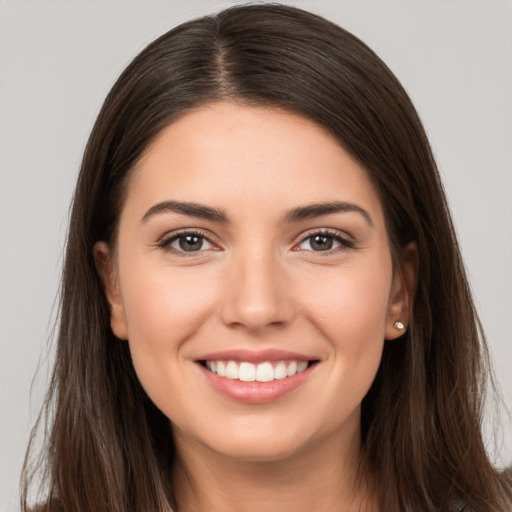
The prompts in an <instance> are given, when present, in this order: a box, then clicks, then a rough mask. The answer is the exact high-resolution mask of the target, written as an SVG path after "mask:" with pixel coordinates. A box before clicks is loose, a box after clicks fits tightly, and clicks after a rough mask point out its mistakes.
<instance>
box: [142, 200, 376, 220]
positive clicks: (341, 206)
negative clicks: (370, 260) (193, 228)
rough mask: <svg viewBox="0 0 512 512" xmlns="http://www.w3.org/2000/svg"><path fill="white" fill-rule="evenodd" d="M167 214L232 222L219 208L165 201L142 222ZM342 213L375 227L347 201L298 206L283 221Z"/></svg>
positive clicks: (153, 207)
mask: <svg viewBox="0 0 512 512" xmlns="http://www.w3.org/2000/svg"><path fill="white" fill-rule="evenodd" d="M165 212H175V213H178V214H181V215H187V216H189V217H198V218H200V219H206V220H211V221H213V222H219V223H221V224H228V223H229V222H230V219H229V216H228V215H227V214H226V213H225V212H224V211H223V210H221V209H219V208H212V207H211V206H205V205H202V204H199V203H190V202H183V201H163V202H161V203H158V204H155V205H154V206H152V207H151V208H150V209H149V210H148V211H147V212H146V213H145V214H144V217H142V221H143V222H146V221H147V220H148V219H149V218H151V217H154V216H155V215H158V214H160V213H165ZM340 212H342V213H343V212H356V213H359V214H360V215H362V216H363V217H364V219H365V220H366V222H367V223H368V224H369V225H370V226H373V221H372V218H371V216H370V214H369V213H368V212H367V211H366V210H365V209H364V208H361V207H360V206H358V205H356V204H353V203H348V202H346V201H330V202H327V203H314V204H310V205H306V206H297V207H295V208H292V209H291V210H289V211H288V212H286V213H285V215H284V216H283V221H284V222H285V223H287V224H291V223H293V222H298V221H301V220H305V219H312V218H315V217H321V216H323V215H330V214H333V213H340Z"/></svg>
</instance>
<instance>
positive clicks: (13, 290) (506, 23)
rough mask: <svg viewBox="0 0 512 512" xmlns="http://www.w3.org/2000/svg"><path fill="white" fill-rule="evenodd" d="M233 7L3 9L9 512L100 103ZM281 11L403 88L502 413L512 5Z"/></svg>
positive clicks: (3, 372)
mask: <svg viewBox="0 0 512 512" xmlns="http://www.w3.org/2000/svg"><path fill="white" fill-rule="evenodd" d="M232 3H235V2H218V1H212V0H188V1H187V2H184V1H181V0H180V1H175V2H174V1H163V0H162V1H155V0H152V1H150V0H139V1H127V0H124V1H111V0H102V1H100V0H89V1H76V0H75V1H73V0H60V1H49V0H33V1H29V0H11V1H7V0H3V1H2V0H0V511H4V510H5V511H11V510H12V511H15V510H17V509H18V507H17V504H18V501H17V500H18V497H17V485H18V477H19V471H20V467H21V463H22V458H23V454H24V450H25V446H26V443H27V439H28V435H29V430H30V427H31V425H32V424H33V422H34V420H35V418H36V414H37V412H38V409H39V406H40V403H41V397H42V394H43V390H44V385H45V375H46V363H45V361H46V356H45V353H46V349H45V347H46V343H47V340H48V338H49V337H50V330H51V326H52V320H51V317H52V306H53V304H54V299H55V296H56V293H57V290H58V280H59V272H60V267H61V259H62V248H63V244H64V240H65V234H66V227H67V214H68V206H69V202H70V198H71V194H72V190H73V186H74V182H75V179H76V175H77V170H78V167H79V162H80V159H81V154H82V152H83V149H84V145H85V142H86V139H87V136H88V133H89V131H90V129H91V127H92V123H93V121H94V119H95V116H96V115H97V113H98V110H99V108H100V105H101V103H102V101H103V99H104V97H105V95H106V93H107V91H108V89H109V88H110V86H111V85H112V84H113V82H114V80H115V79H116V77H117V75H118V74H119V73H120V72H121V70H122V69H123V68H124V67H125V66H126V64H127V63H128V62H129V61H130V60H131V58H133V57H134V56H135V55H136V54H137V53H138V52H139V51H140V50H141V49H142V48H143V47H144V46H145V45H146V44H147V43H149V42H150V41H151V40H153V39H154V38H155V37H157V36H158V35H160V34H161V33H163V32H164V31H166V30H168V29H169V28H171V27H173V26H175V25H176V24H178V23H180V22H182V21H185V20H187V19H190V18H192V17H197V16H200V15H203V14H207V13H210V12H213V11H216V10H218V9H220V8H222V7H226V6H228V5H230V4H232ZM285 3H289V4H293V5H297V6H299V7H303V8H305V9H309V10H312V11H314V12H317V13H319V14H322V15H324V16H326V17H327V18H329V19H331V20H333V21H335V22H337V23H339V24H340V25H342V26H343V27H345V28H347V29H348V30H350V31H352V32H353V33H355V34H356V35H357V36H359V37H360V38H361V39H363V40H364V41H365V42H366V43H368V44H369V45H370V46H371V47H372V48H373V49H374V50H375V51H376V52H377V53H378V54H379V55H380V56H381V57H382V58H383V60H384V61H385V62H386V63H387V64H388V65H389V66H390V67H391V69H392V70H393V71H394V72H395V73H396V75H397V76H398V78H399V79H400V80H401V81H402V83H403V84H404V86H405V88H406V89H407V90H408V92H409V94H410V95H411V97H412V100H413V102H414V103H415V105H416V107H417V109H418V110H419V113H420V116H421V117H422V119H423V121H424V124H425V127H426V130H427V132H428V134H429V136H430V140H431V143H432V146H433V148H434V152H435V154H436V156H437V159H438V163H439V166H440V169H441V172H442V175H443V179H444V182H445V185H446V189H447V193H448V196H449V201H450V205H451V208H452V210H453V215H454V218H455V222H456V226H457V230H458V233H459V236H460V241H461V245H462V249H463V253H464V255H465V260H466V263H467V268H468V272H469V275H470V278H471V283H472V286H473V289H474V292H475V295H476V300H477V304H478V307H479V311H480V314H481V317H482V320H483V324H484V327H485V329H486V331H487V334H488V338H489V342H490V346H491V349H492V352H493V355H494V358H495V360H496V366H497V374H498V378H499V381H500V383H501V386H502V391H503V394H504V399H505V403H506V404H507V405H506V407H508V409H509V411H510V410H512V372H511V369H510V368H511V364H512V334H511V330H510V324H511V321H512V152H511V146H512V2H510V1H509V0H480V1H476V0H475V1H472V0H462V1H454V0H452V1H450V0H401V1H398V0H396V1H395V0H375V1H371V0H357V1H344V0H341V1H340V0H338V1H335V0H330V1H329V0H316V1H307V0H302V1H300V0H297V1H290V2H285ZM41 354H42V359H41V364H40V368H41V370H40V372H39V376H38V378H37V379H36V380H35V381H34V385H33V389H32V393H31V382H32V379H33V376H34V374H35V372H36V369H37V367H38V364H39V361H40V358H41ZM50 358H51V351H50ZM504 420H505V422H504V429H503V430H504V434H505V436H504V437H505V444H504V445H503V446H501V448H499V450H498V452H499V453H498V455H501V456H502V461H501V463H510V462H511V460H512V449H511V446H512V439H511V437H512V436H511V430H512V424H511V422H510V419H507V418H504Z"/></svg>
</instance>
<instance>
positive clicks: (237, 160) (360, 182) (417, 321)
mask: <svg viewBox="0 0 512 512" xmlns="http://www.w3.org/2000/svg"><path fill="white" fill-rule="evenodd" d="M487 378H488V361H487V352H486V346H485V342H484V339H483V336H482V334H481V331H480V326H479V323H478V319H477V315H476V313H475V310H474V306H473V302H472V299H471V295H470V293H469V288H468V284H467V280H466V277H465V274H464V269H463V265H462V262H461V259H460V255H459V251H458V247H457V243H456V238H455V235H454V231H453V227H452V223H451V220H450V216H449V213H448V209H447V206H446V201H445V198H444V195H443V192H442V187H441V184H440V181H439V177H438V174H437V172H436V167H435V162H434V159H433V157H432V154H431V151H430V148H429V145H428V141H427V139H426V136H425V133H424V131H423V128H422V126H421V123H420V121H419V119H418V117H417V114H416V112H415V110H414V108H413V106H412V104H411V103H410V100H409V99H408V97H407V95H406V93H405V92H404V90H403V88H402V87H401V86H400V84H399V83H398V82H397V80H396V78H395V77H394V76H393V75H392V74H391V72H390V71H389V70H388V68H387V67H386V66H385V65H384V64H383V63H382V62H381V61H380V60H379V59H378V57H377V56H376V55H375V54H374V53H373V52H372V51H371V50H370V49H369V48H367V47H366V46H365V45H364V44H363V43H361V42H360V41H359V40H357V39H356V38H355V37H354V36H352V35H350V34H348V33H347V32H345V31H344V30H342V29H340V28H339V27H337V26H335V25H333V24H331V23H329V22H327V21H326V20H324V19H322V18H319V17H317V16H314V15H312V14H308V13H306V12H304V11H301V10H298V9H294V8H290V7H284V6H275V5H272V6H271V5H266V6H265V5H257V6H244V7H235V8H231V9H228V10H226V11H223V12H221V13H219V14H218V15H216V16H213V17H206V18H201V19H199V20H195V21H193V22H190V23H186V24H183V25H181V26H179V27H178V28H176V29H174V30H172V31H170V32H169V33H167V34H165V35H164V36H162V37H160V38H159V39H158V40H157V41H155V42H154V43H152V44H151V45H150V46H148V48H146V49H145V50H144V51H143V52H142V53H141V54H140V55H139V56H138V57H137V58H136V59H135V60H134V61H133V62H132V63H131V64H130V65H129V66H128V68H127V69H126V70H125V71H124V72H123V74H122V75H121V77H120V78H119V80H118V81H117V83H116V84H115V86H114V87H113V89H112V91H111V92H110V94H109V96H108V97H107V99H106V101H105V104H104V106H103V108H102V111H101V112H100V114H99V116H98V120H97V122H96V125H95V127H94V129H93V132H92V134H91V137H90V140H89V143H88V146H87V148H86V152H85V155H84V160H83V164H82V169H81V173H80V177H79V181H78V184H77V189H76V192H75V198H74V204H73V210H72V216H71V223H70V228H69V237H68V245H67V253H66V262H65V267H64V275H63V289H62V302H61V317H60V334H59V344H58V348H57V358H56V363H55V370H54V375H53V380H52V386H51V389H50V392H49V396H48V400H47V409H46V411H47V417H48V420H49V438H48V443H47V453H46V459H45V460H44V466H43V467H44V470H45V471H46V473H45V475H46V476H47V483H48V485H49V493H48V497H47V498H46V505H45V506H44V507H43V510H45V509H47V510H55V509H57V510H59V509H61V510H65V511H86V510H88V511H89V510H90V511H92V510H94V511H99V510H109V511H117V510H119V511H121V510H130V511H134V510H140V511H146V510H171V509H172V510H174V511H175V512H176V511H178V512H186V511H200V510H208V511H215V510H222V511H224V510H247V511H251V510H261V509H262V508H266V509H268V510H279V511H286V510H292V509H293V510H318V511H324V510H325V511H327V510H329V511H332V510H365V511H366V510H368V511H395V510H428V511H434V510H435V511H438V510H466V511H472V510H486V511H490V510H495V511H504V510H508V509H509V508H510V506H511V501H510V500H511V498H510V495H511V483H510V479H509V478H508V477H507V476H506V475H505V474H502V473H500V472H498V471H497V470H496V469H495V468H493V466H492V464H491V463H490V462H489V460H488V457H487V455H486V452H485V448H484V446H483V442H482V437H481V432H480V418H481V414H482V399H483V398H482V397H483V392H484V384H485V382H486V381H487ZM27 467H28V466H27ZM24 482H25V491H24V496H25V498H24V502H23V507H24V510H27V509H28V503H27V501H26V499H27V498H26V496H27V493H28V484H29V482H30V474H29V472H28V470H26V472H25V476H24Z"/></svg>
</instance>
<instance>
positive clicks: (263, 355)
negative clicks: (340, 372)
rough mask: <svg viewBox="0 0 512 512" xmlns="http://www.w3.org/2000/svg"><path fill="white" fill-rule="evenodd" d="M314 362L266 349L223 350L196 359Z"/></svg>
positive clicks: (312, 359)
mask: <svg viewBox="0 0 512 512" xmlns="http://www.w3.org/2000/svg"><path fill="white" fill-rule="evenodd" d="M292 359H293V360H295V361H316V360H318V358H317V357H314V356H311V357H310V356H308V355H305V354H299V353H297V352H291V351H288V350H277V349H273V348H270V349H266V350H257V351H255V350H247V349H234V350H224V351H220V352H211V353H209V354H204V355H202V356H201V357H198V358H197V360H198V361H237V362H242V361H247V362H248V363H253V364H258V363H264V362H265V361H269V362H275V361H287V360H292Z"/></svg>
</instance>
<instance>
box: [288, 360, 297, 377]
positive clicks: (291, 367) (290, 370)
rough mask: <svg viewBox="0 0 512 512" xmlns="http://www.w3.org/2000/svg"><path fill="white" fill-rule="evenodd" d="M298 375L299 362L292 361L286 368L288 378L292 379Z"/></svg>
mask: <svg viewBox="0 0 512 512" xmlns="http://www.w3.org/2000/svg"><path fill="white" fill-rule="evenodd" d="M296 373H297V361H292V362H291V363H289V364H288V366H287V367H286V375H288V377H292V376H293V375H295V374H296Z"/></svg>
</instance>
